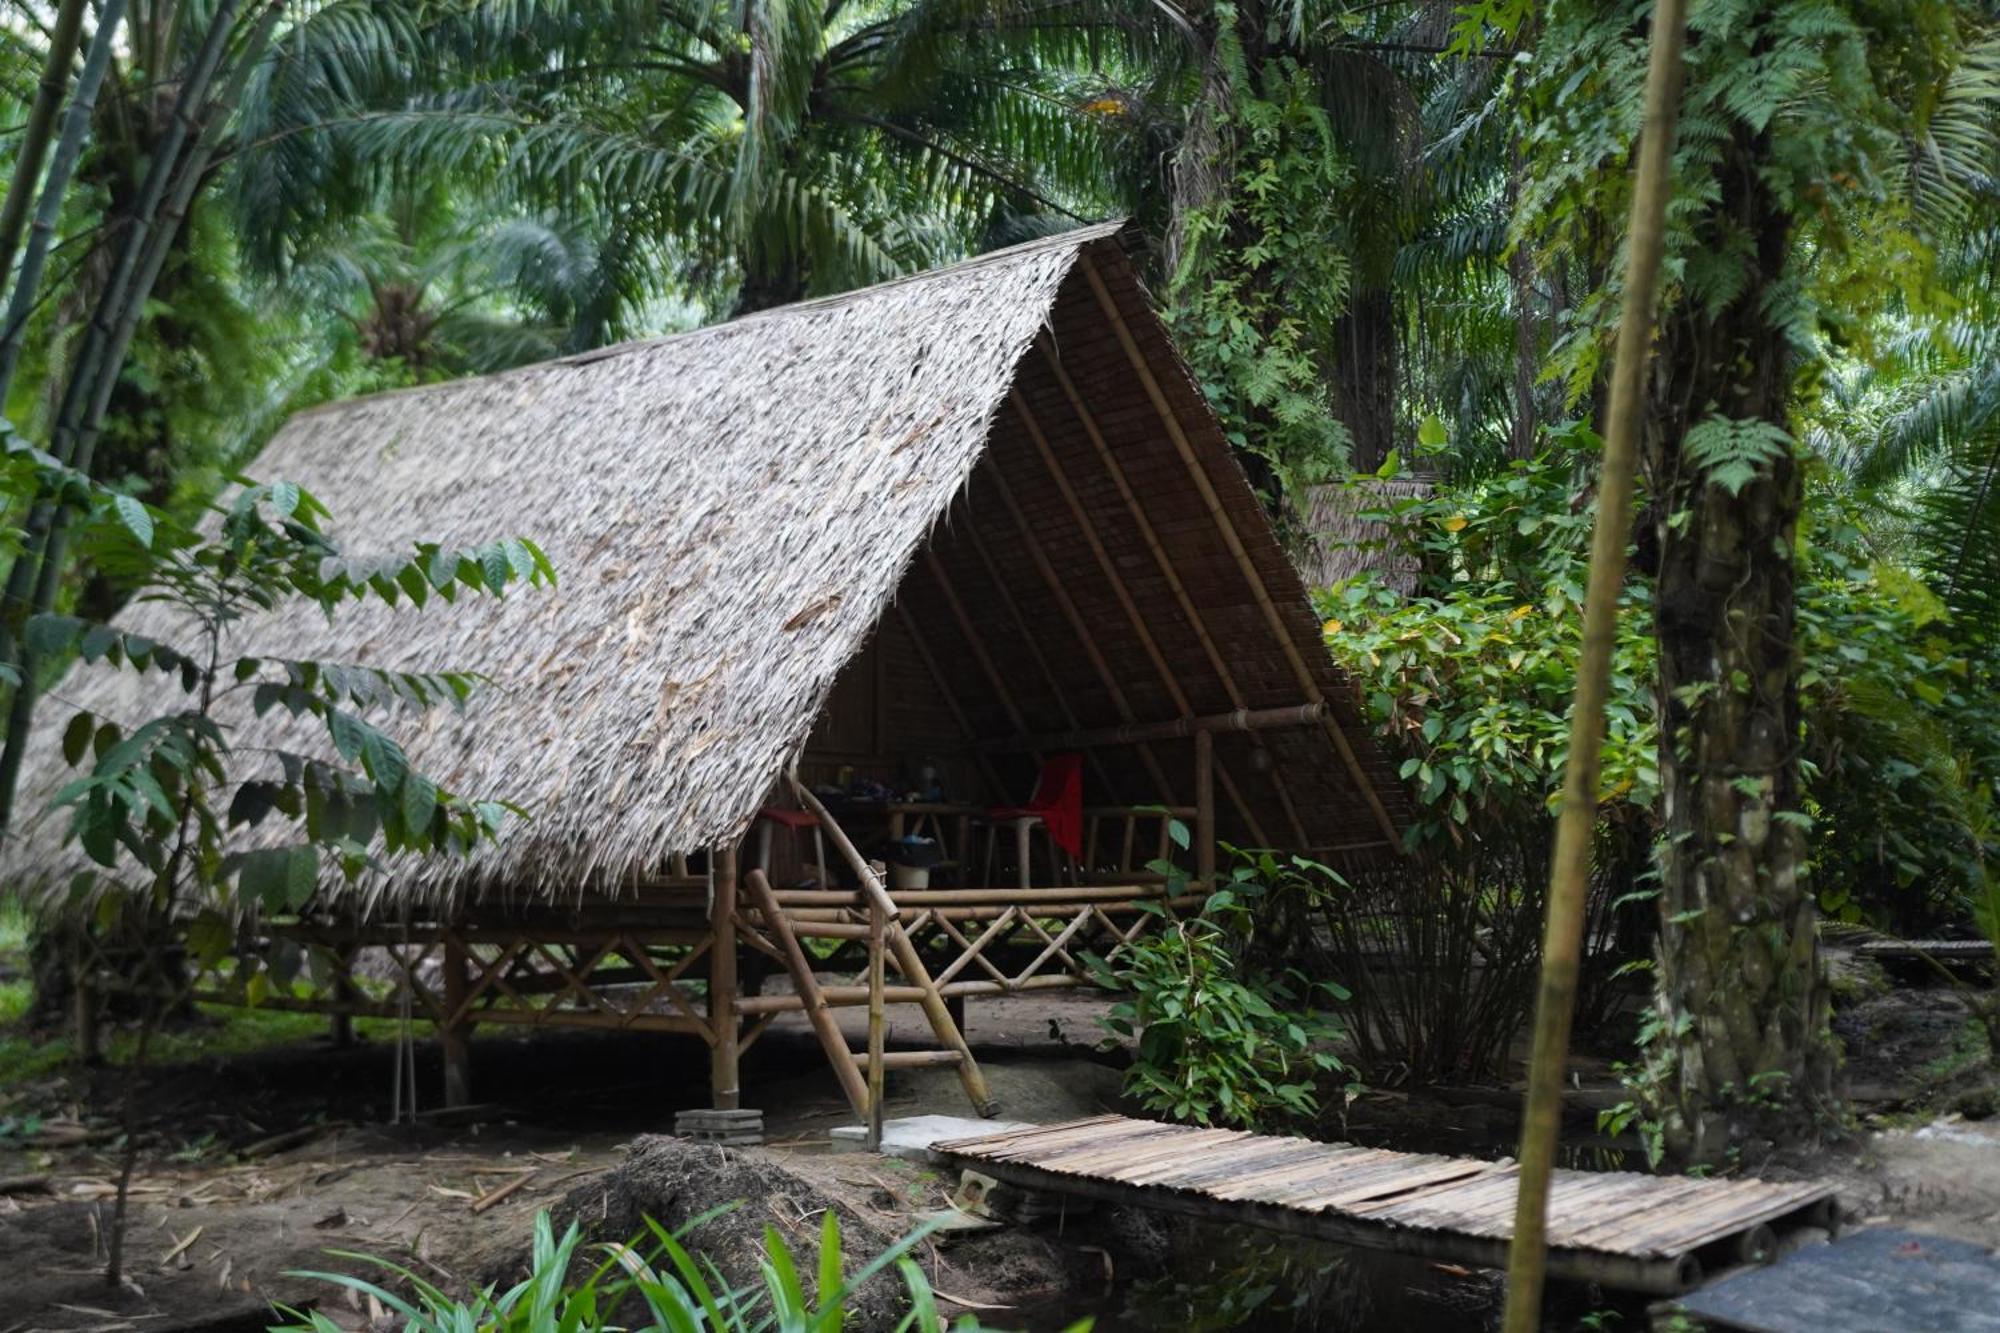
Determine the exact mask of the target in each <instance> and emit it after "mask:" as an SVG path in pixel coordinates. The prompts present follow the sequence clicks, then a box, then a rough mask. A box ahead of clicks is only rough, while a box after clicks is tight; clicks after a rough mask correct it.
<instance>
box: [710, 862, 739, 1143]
mask: <svg viewBox="0 0 2000 1333" xmlns="http://www.w3.org/2000/svg"><path fill="white" fill-rule="evenodd" d="M736 875H737V859H736V848H735V847H727V848H724V849H723V851H722V852H721V854H720V855H718V856H717V857H716V858H715V901H714V902H713V903H711V904H710V905H709V923H710V925H709V929H710V930H711V931H713V932H714V935H715V942H714V943H713V944H711V945H710V946H709V950H708V1023H709V1027H710V1029H711V1030H712V1032H713V1033H714V1040H713V1044H712V1045H711V1046H710V1047H709V1059H708V1098H709V1104H710V1105H711V1106H713V1107H715V1109H716V1110H718V1111H734V1110H736V1109H737V1108H738V1107H739V1106H740V1105H741V1104H742V1093H741V1083H740V1068H739V1066H740V1062H741V1059H742V1045H741V1039H742V1032H741V1029H740V1026H739V1023H738V1020H737V1017H736V1001H737V978H736Z"/></svg>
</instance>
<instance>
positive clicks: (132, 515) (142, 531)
mask: <svg viewBox="0 0 2000 1333" xmlns="http://www.w3.org/2000/svg"><path fill="white" fill-rule="evenodd" d="M111 507H112V508H113V509H114V510H116V511H117V514H118V521H119V522H120V523H121V524H123V525H124V527H125V530H126V531H127V532H129V533H131V534H132V538H133V540H134V541H136V542H138V543H139V545H141V546H144V547H146V548H148V549H151V547H152V545H153V515H152V512H151V511H150V510H148V509H147V508H146V506H145V505H144V504H143V503H141V502H140V501H139V500H137V499H135V498H133V497H132V496H129V495H119V496H114V497H112V500H111Z"/></svg>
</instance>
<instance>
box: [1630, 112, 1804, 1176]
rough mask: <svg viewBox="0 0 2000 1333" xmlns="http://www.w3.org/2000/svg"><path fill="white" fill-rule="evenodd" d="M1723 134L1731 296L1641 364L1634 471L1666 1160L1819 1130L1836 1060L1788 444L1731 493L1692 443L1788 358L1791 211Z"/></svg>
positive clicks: (1763, 400)
mask: <svg viewBox="0 0 2000 1333" xmlns="http://www.w3.org/2000/svg"><path fill="white" fill-rule="evenodd" d="M1768 154H1769V144H1768V142H1767V141H1766V140H1764V139H1762V138H1760V137H1755V136H1751V135H1749V134H1748V133H1747V132H1742V131H1739V133H1738V135H1737V137H1736V138H1735V139H1733V140H1732V141H1731V142H1730V143H1728V144H1727V145H1726V147H1725V150H1724V155H1723V161H1722V164H1721V167H1720V169H1719V171H1718V179H1717V185H1718V187H1719V193H1718V196H1717V198H1716V200H1715V202H1713V203H1712V204H1710V205H1709V207H1708V209H1707V211H1706V213H1705V214H1704V216H1703V217H1702V219H1701V220H1700V222H1699V223H1698V224H1697V227H1698V233H1699V239H1700V243H1702V244H1705V245H1712V246H1718V247H1728V250H1727V252H1730V253H1736V254H1740V255H1741V256H1742V263H1743V265H1744V268H1745V273H1744V281H1743V282H1742V284H1741V285H1740V287H1738V289H1737V290H1736V292H1735V294H1734V295H1733V297H1730V298H1728V299H1720V300H1718V299H1709V300H1703V299H1701V298H1699V297H1697V296H1696V295H1695V294H1694V293H1692V292H1685V293H1683V294H1682V295H1681V297H1680V299H1679V301H1678V302H1677V304H1676V306H1675V308H1674V309H1672V310H1671V311H1670V312H1669V313H1668V315H1667V316H1666V318H1665V320H1664V322H1663V324H1662V327H1661V332H1660V345H1659V349H1658V356H1657V358H1656V361H1655V365H1654V384H1653V398H1652V402H1653V410H1652V419H1651V421H1650V423H1649V429H1648V432H1647V438H1646V441H1645V445H1646V460H1645V461H1646V472H1647V476H1646V480H1647V486H1648V489H1649V492H1650V494H1651V496H1652V506H1653V515H1654V520H1655V524H1656V529H1657V536H1658V539H1659V572H1658V582H1657V587H1656V611H1655V615H1656V628H1657V632H1658V636H1659V647H1660V676H1659V687H1658V688H1659V706H1660V717H1661V724H1662V725H1661V729H1660V734H1661V741H1660V777H1661V804H1662V811H1661V814H1662V822H1663V825H1664V850H1663V854H1662V856H1663V859H1662V865H1661V884H1660V900H1659V902H1660V944H1659V960H1658V963H1659V972H1658V977H1657V998H1656V1005H1657V1017H1658V1020H1659V1028H1658V1034H1657V1036H1656V1038H1655V1041H1656V1045H1655V1046H1654V1048H1653V1052H1652V1057H1653V1058H1652V1061H1651V1070H1652V1074H1653V1086H1652V1095H1653V1097H1654V1100H1655V1103H1656V1110H1657V1111H1658V1113H1659V1114H1660V1117H1661V1119H1662V1120H1663V1122H1664V1125H1665V1129H1666V1143H1667V1147H1668V1149H1669V1151H1670V1152H1672V1153H1674V1155H1676V1156H1677V1157H1680V1158H1681V1159H1683V1160H1696V1161H1701V1160H1714V1159H1716V1158H1719V1157H1721V1156H1723V1155H1724V1154H1725V1153H1727V1152H1728V1151H1729V1150H1730V1149H1732V1148H1735V1149H1750V1150H1753V1151H1754V1150H1755V1149H1756V1148H1757V1147H1758V1146H1760V1145H1762V1144H1766V1143H1771V1142H1782V1141H1788V1140H1795V1139H1798V1138H1800V1137H1802V1136H1805V1135H1808V1134H1810V1133H1811V1132H1813V1131H1814V1129H1815V1128H1816V1127H1817V1125H1818V1124H1819V1122H1820V1113H1821V1111H1822V1109H1823V1107H1824V1105H1825V1102H1826V1099H1827V1096H1828V1091H1829V1087H1830V1083H1831V1073H1832V1069H1833V1059H1832V1054H1831V1048H1830V1045H1829V1039H1828V1037H1827V1035H1826V1019H1827V1004H1826V990H1825V986H1824V984H1823V979H1822V977H1821V975H1820V969H1819V960H1818V956H1817V947H1816V935H1815V928H1814V913H1815V908H1814V903H1813V898H1812V895H1811V893H1810V891H1809V889H1808V887H1807V885H1806V883H1805V882H1804V879H1803V873H1804V864H1805V857H1806V840H1805V832H1804V830H1803V828H1802V827H1801V824H1802V823H1803V821H1801V820H1799V819H1797V817H1796V816H1795V814H1794V812H1796V811H1798V809H1799V806H1800V774H1799V736H1800V712H1799V698H1798V684H1797V669H1796V668H1797V653H1796V648H1795V644H1794V636H1793V622H1794V614H1795V597H1794V593H1795V589H1794V582H1795V570H1794V559H1793V554H1794V543H1795V540H1796V535H1797V526H1798V518H1799V509H1800V503H1801V488H1800V476H1799V470H1798V466H1797V461H1796V458H1795V457H1794V455H1793V453H1792V452H1791V450H1790V449H1786V450H1784V451H1783V453H1782V456H1781V457H1777V458H1775V459H1765V460H1764V461H1762V462H1761V463H1760V464H1759V465H1758V466H1757V468H1756V470H1755V473H1754V476H1752V477H1751V479H1749V480H1748V481H1747V482H1744V483H1743V484H1741V486H1740V489H1737V490H1735V491H1733V492H1732V490H1731V489H1730V487H1729V486H1728V485H1725V484H1723V483H1722V482H1720V481H1718V480H1717V477H1716V473H1715V472H1714V471H1713V470H1712V469H1711V468H1707V467H1704V466H1702V465H1701V464H1700V463H1699V462H1697V461H1696V460H1695V459H1693V458H1691V457H1689V452H1688V450H1687V448H1686V442H1687V436H1688V433H1689V431H1690V430H1692V429H1693V428H1695V427H1696V426H1698V425H1699V424H1700V423H1702V422H1703V421H1707V420H1710V419H1711V418H1713V417H1716V416H1721V417H1725V418H1729V419H1731V420H1733V421H1762V422H1769V423H1772V424H1774V425H1777V426H1780V427H1782V426H1783V424H1784V422H1785V419H1786V408H1787V405H1788V399H1789V396H1790V388H1791V382H1792V353H1791V350H1790V347H1789V344H1788V341H1787V337H1786V334H1785V331H1784V329H1783V328H1781V327H1780V326H1779V325H1778V324H1777V322H1776V320H1775V319H1774V318H1773V314H1772V311H1773V306H1774V301H1773V299H1772V298H1773V295H1774V293H1776V292H1778V291H1781V290H1782V283H1783V279H1784V268H1785V263H1786V259H1787V255H1788V252H1789V249H1790V244H1789V242H1790V230H1791V219H1790V217H1789V215H1788V214H1787V213H1786V212H1785V211H1784V209H1783V208H1782V206H1781V205H1780V203H1779V201H1778V200H1777V199H1775V198H1774V197H1773V196H1772V194H1771V192H1770V190H1769V188H1768V186H1767V185H1766V183H1765V181H1764V180H1763V178H1762V177H1761V175H1760V173H1759V167H1760V165H1761V164H1762V163H1763V162H1764V161H1765V160H1766V158H1767V157H1768Z"/></svg>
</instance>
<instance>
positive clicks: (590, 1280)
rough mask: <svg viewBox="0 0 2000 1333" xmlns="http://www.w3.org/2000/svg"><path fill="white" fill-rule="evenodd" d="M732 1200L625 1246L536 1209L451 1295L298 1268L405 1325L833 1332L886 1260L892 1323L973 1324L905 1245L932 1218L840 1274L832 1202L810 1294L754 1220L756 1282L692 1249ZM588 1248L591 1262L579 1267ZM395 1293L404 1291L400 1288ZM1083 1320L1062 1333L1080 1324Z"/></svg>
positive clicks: (418, 1283)
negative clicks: (517, 1246) (474, 1280)
mask: <svg viewBox="0 0 2000 1333" xmlns="http://www.w3.org/2000/svg"><path fill="white" fill-rule="evenodd" d="M733 1206H734V1205H725V1206H724V1207H722V1208H718V1209H714V1210H712V1211H710V1212H707V1213H704V1214H702V1215H701V1216H699V1217H696V1218H695V1219H693V1220H692V1221H690V1222H689V1223H688V1224H687V1225H686V1226H684V1227H682V1228H681V1229H680V1230H679V1231H678V1232H670V1231H668V1230H667V1229H666V1228H665V1227H663V1226H661V1225H660V1224H659V1223H658V1222H655V1221H653V1219H651V1218H647V1219H646V1228H647V1232H648V1233H649V1234H648V1235H645V1236H640V1237H636V1238H635V1239H633V1240H632V1241H631V1242H629V1243H625V1244H616V1243H613V1244H600V1245H592V1246H586V1245H585V1244H584V1241H583V1236H582V1233H581V1232H580V1231H579V1230H578V1228H577V1226H576V1224H575V1223H571V1224H570V1226H569V1227H568V1228H567V1229H566V1230H565V1231H564V1232H563V1233H562V1235H561V1236H557V1235H556V1233H555V1228H554V1226H553V1225H552V1224H551V1223H550V1221H549V1215H548V1214H547V1213H546V1212H541V1213H537V1214H536V1215H535V1226H534V1242H533V1246H532V1248H531V1250H530V1252H529V1264H528V1275H527V1276H526V1277H525V1278H523V1279H522V1280H521V1281H520V1282H518V1283H516V1284H515V1285H513V1286H511V1287H508V1288H506V1289H505V1290H498V1289H496V1288H495V1287H493V1286H490V1285H489V1286H486V1287H483V1288H481V1289H479V1290H477V1291H474V1292H471V1293H468V1294H467V1295H465V1296H463V1297H459V1296H453V1295H450V1294H448V1293H446V1292H445V1291H443V1290H441V1289H440V1288H438V1287H437V1286H436V1285H434V1284H433V1283H430V1282H427V1281H426V1280H424V1279H423V1278H421V1277H419V1276H418V1275H417V1274H415V1273H413V1272H411V1271H410V1270H409V1269H407V1268H404V1267H402V1266H400V1265H398V1264H394V1263H391V1262H389V1261H388V1260H386V1259H382V1258H378V1257H376V1256H374V1255H369V1254H360V1253H355V1252H352V1251H342V1250H335V1251H330V1252H329V1253H331V1254H332V1255H334V1256H335V1257H336V1258H342V1259H347V1260H351V1261H354V1262H357V1263H361V1264H364V1265H366V1266H368V1267H370V1268H372V1269H374V1270H376V1272H378V1273H379V1274H381V1275H382V1278H381V1280H379V1281H377V1280H371V1279H370V1278H366V1277H359V1276H355V1275H352V1274H347V1273H329V1272H302V1273H294V1274H293V1276H294V1277H306V1278H312V1279H315V1280H317V1281H320V1282H324V1283H327V1284H329V1285H332V1286H335V1287H339V1288H341V1289H343V1290H345V1291H348V1292H351V1293H353V1294H354V1295H355V1296H356V1297H358V1298H359V1299H360V1300H362V1301H364V1302H367V1303H368V1304H370V1305H371V1306H374V1307H377V1308H379V1309H380V1310H382V1311H384V1312H386V1313H387V1314H388V1315H389V1316H391V1317H392V1318H393V1319H397V1320H400V1321H402V1328H403V1333H613V1331H614V1330H615V1331H616V1333H839V1330H840V1329H841V1328H842V1327H843V1326H844V1325H845V1323H846V1320H847V1317H848V1315H849V1313H850V1312H851V1306H852V1303H853V1298H854V1295H855V1293H856V1292H857V1291H859V1290H860V1288H861V1287H862V1286H864V1285H865V1284H866V1283H868V1282H869V1281H870V1280H871V1279H872V1278H874V1277H875V1276H876V1275H877V1274H879V1273H882V1272H884V1271H886V1270H888V1269H890V1268H894V1269H895V1270H896V1271H897V1273H898V1274H899V1275H900V1276H901V1277H902V1279H903V1286H904V1289H905V1291H906V1293H907V1295H908V1297H909V1306H910V1308H909V1311H908V1313H907V1314H905V1315H904V1316H903V1318H902V1320H901V1322H899V1323H898V1324H897V1325H896V1329H897V1333H944V1331H945V1330H946V1329H947V1328H950V1329H952V1330H954V1331H955V1333H978V1331H979V1330H980V1328H981V1326H980V1324H979V1322H978V1320H977V1319H975V1318H973V1317H972V1316H970V1315H968V1316H965V1317H963V1318H961V1319H959V1320H957V1321H956V1322H951V1323H949V1324H948V1323H947V1321H946V1320H945V1318H944V1316H943V1315H942V1314H940V1313H939V1311H938V1306H937V1294H936V1293H935V1292H934V1291H933V1290H932V1289H931V1285H930V1282H929V1281H928V1280H927V1279H926V1278H925V1277H924V1274H923V1270H922V1269H920V1268H918V1267H917V1265H916V1262H915V1261H914V1260H912V1259H911V1258H910V1257H909V1254H910V1251H911V1250H912V1249H913V1248H915V1246H917V1245H918V1244H919V1243H921V1242H922V1241H923V1240H924V1238H925V1237H926V1236H928V1235H929V1234H930V1232H931V1231H932V1230H934V1229H935V1228H934V1227H924V1228H919V1229H918V1230H916V1231H914V1232H912V1233H911V1234H910V1235H908V1236H906V1237H904V1238H903V1239H902V1240H901V1241H898V1242H897V1243H896V1244H894V1245H892V1246H890V1247H889V1248H888V1249H887V1250H884V1251H883V1252H882V1253H881V1254H879V1255H877V1256H875V1258H873V1259H871V1260H870V1261H869V1262H868V1263H866V1264H864V1265H863V1266H862V1267H861V1268H860V1269H859V1270H857V1271H856V1272H855V1274H854V1276H853V1277H851V1278H850V1277H848V1276H847V1275H846V1270H845V1267H844V1265H843V1262H842V1245H841V1234H840V1221H839V1219H838V1218H837V1217H836V1216H835V1215H834V1213H833V1212H832V1211H830V1210H829V1211H828V1212H827V1214H826V1220H825V1221H824V1222H823V1223H822V1224H821V1226H820V1238H819V1262H818V1267H817V1272H816V1274H815V1282H814V1286H813V1289H812V1291H811V1292H810V1294H809V1293H808V1292H807V1289H806V1284H805V1281H804V1280H803V1279H802V1278H801V1277H800V1274H799V1265H798V1260H797V1259H796V1258H795V1257H794V1256H793V1254H792V1251H791V1247H790V1246H788V1245H787V1244H786V1243H785V1240H784V1238H783V1237H782V1236H780V1235H779V1234H778V1232H777V1230H776V1229H775V1228H772V1227H766V1228H765V1229H764V1255H763V1258H762V1260H761V1261H760V1263H759V1268H760V1270H761V1278H762V1280H761V1282H760V1283H759V1284H756V1285H746V1286H742V1287H732V1286H731V1285H730V1283H729V1282H728V1280H727V1279H726V1278H725V1277H724V1276H723V1275H722V1273H721V1271H720V1270H719V1269H718V1268H717V1267H716V1266H715V1264H714V1262H713V1261H712V1260H710V1259H708V1258H707V1257H706V1256H699V1255H697V1254H695V1253H694V1252H693V1251H691V1250H690V1249H689V1248H688V1246H687V1244H686V1243H685V1241H684V1238H685V1237H686V1236H688V1235H689V1233H691V1232H692V1231H694V1230H695V1229H696V1228H697V1227H699V1226H701V1224H702V1223H704V1222H707V1221H709V1220H711V1219H712V1218H714V1217H716V1216H718V1215H720V1214H721V1213H724V1212H727V1211H729V1209H730V1208H731V1207H733ZM593 1256H597V1258H596V1263H595V1264H594V1266H591V1267H588V1268H585V1267H584V1264H586V1263H587V1262H588V1261H589V1260H590V1259H591V1258H592V1257H593ZM401 1291H407V1292H409V1293H410V1294H409V1295H408V1296H405V1295H403V1294H401ZM279 1308H280V1312H281V1313H282V1314H283V1315H284V1316H285V1317H286V1318H287V1319H289V1320H290V1321H291V1322H289V1323H285V1324H280V1325H275V1326H273V1328H272V1329H271V1333H341V1327H340V1325H338V1324H336V1323H335V1322H334V1321H333V1320H332V1319H330V1318H328V1317H327V1316H326V1315H325V1314H323V1313H321V1312H319V1311H318V1310H307V1311H301V1310H296V1309H291V1308H288V1307H279ZM1089 1327H1090V1324H1089V1321H1088V1320H1085V1321H1083V1322H1081V1323H1078V1324H1075V1325H1072V1326H1071V1328H1070V1330H1069V1333H1088V1330H1089Z"/></svg>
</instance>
